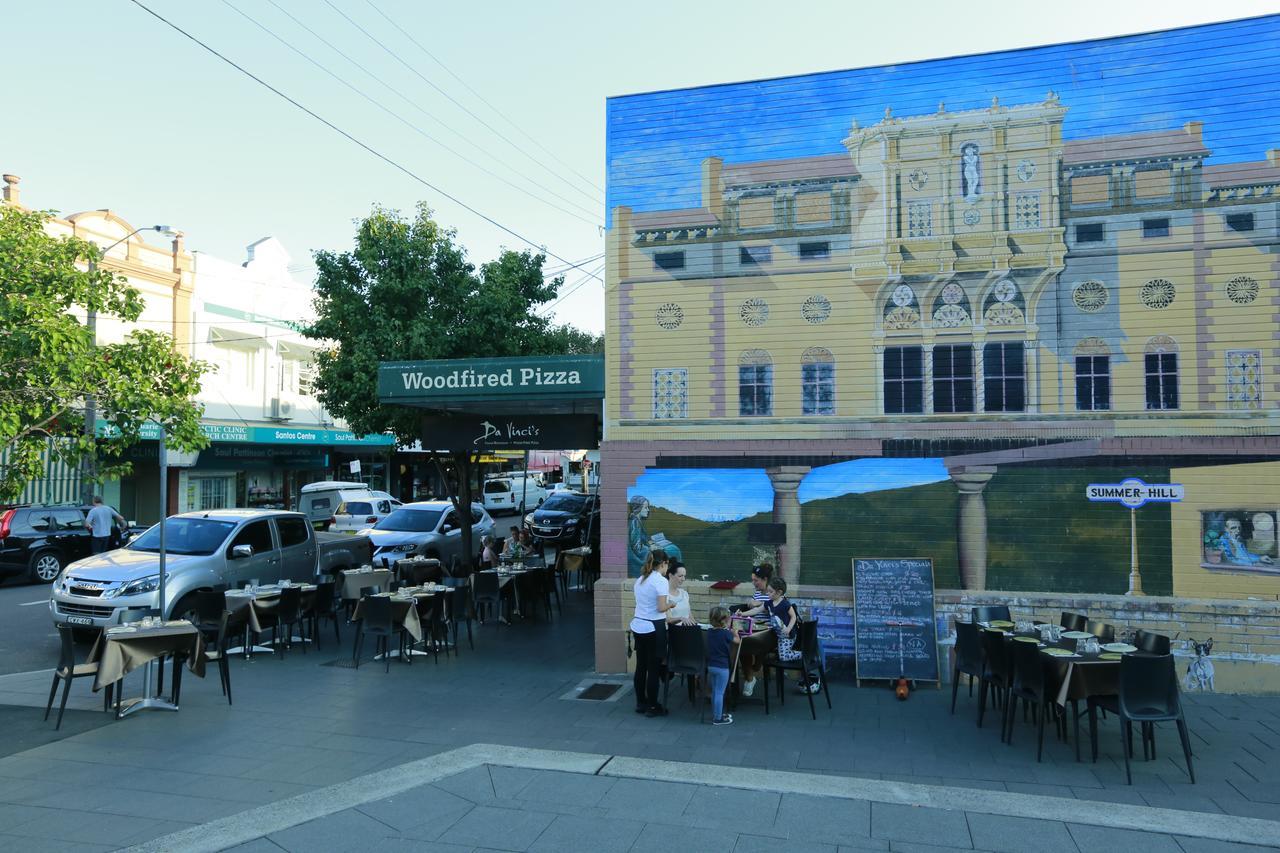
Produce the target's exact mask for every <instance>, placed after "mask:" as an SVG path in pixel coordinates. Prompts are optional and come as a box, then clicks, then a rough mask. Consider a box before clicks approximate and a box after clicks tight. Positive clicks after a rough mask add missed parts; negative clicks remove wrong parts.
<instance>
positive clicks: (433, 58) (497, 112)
mask: <svg viewBox="0 0 1280 853" xmlns="http://www.w3.org/2000/svg"><path fill="white" fill-rule="evenodd" d="M365 2H366V3H367V4H369V6H370V7H371V8H372V9H373V11H375V12H377V13H378V14H379V15H381V16H382V17H383V19H384V20H386V22H387V23H389V24H390V25H391V26H393V27H395V28H396V29H397V30H399V31H400V34H401V35H403V36H404V37H405V38H407V39H408V40H409V41H411V42H413V44H414V46H415V47H417V48H418V50H420V51H422V52H423V53H424V54H426V55H427V57H428V58H429V59H430V60H431V61H432V62H434V63H435V64H436V65H439V66H440V67H441V68H443V69H444V70H445V71H446V72H448V74H449V76H451V77H452V78H453V79H455V80H457V81H458V82H459V83H461V84H462V87H463V88H464V89H466V90H467V91H468V92H470V93H471V94H473V95H475V96H476V98H477V99H478V100H479V101H480V103H482V104H484V105H485V106H486V107H488V108H489V109H491V110H493V112H494V114H495V115H497V116H499V117H500V118H501V119H502V120H503V121H505V122H506V123H507V124H509V125H511V126H512V127H514V128H515V129H516V130H517V131H519V132H520V135H521V136H523V137H524V138H525V139H528V140H529V141H530V142H532V143H533V144H534V145H536V146H538V147H539V148H541V149H542V150H543V151H544V152H546V153H547V155H548V156H550V157H551V159H553V160H555V161H556V162H557V163H559V164H560V165H561V166H564V167H565V168H566V169H568V170H569V171H570V172H572V173H573V174H575V175H577V176H578V177H579V178H581V179H582V180H584V181H586V182H587V183H588V184H590V185H591V186H592V187H595V188H596V189H597V190H599V191H600V192H602V193H603V192H604V187H602V186H600V185H599V184H597V183H596V182H595V181H593V180H592V179H591V178H588V177H587V176H586V175H584V174H582V173H581V172H579V171H578V170H577V169H575V168H573V166H571V165H569V164H568V163H566V162H565V161H563V160H561V159H560V158H559V157H557V156H556V154H555V152H554V151H552V150H551V149H550V148H547V147H546V146H545V145H543V144H542V143H541V142H539V141H538V139H537V137H535V136H533V135H532V134H530V133H529V132H528V131H526V130H525V129H524V128H523V127H521V126H520V125H519V124H518V123H516V122H514V121H512V120H511V119H510V118H508V117H507V116H506V115H504V114H503V112H502V111H501V110H499V109H498V108H497V107H495V106H494V105H493V104H491V103H489V102H488V101H487V100H485V97H484V96H483V95H481V94H480V93H479V92H477V91H476V90H475V89H473V88H471V86H469V85H468V84H467V81H466V80H463V79H462V78H461V77H459V76H458V75H457V74H455V73H454V72H453V69H451V68H450V67H449V66H447V65H445V64H444V63H443V62H442V61H441V60H440V59H439V58H438V57H437V56H436V55H435V54H433V53H432V52H431V51H429V50H427V49H426V47H424V46H423V45H422V43H421V42H419V41H418V40H417V39H416V38H414V37H413V36H411V35H410V34H409V33H408V32H407V31H406V30H405V29H404V27H402V26H400V25H399V24H397V23H396V22H395V21H394V20H393V19H392V18H391V17H390V16H389V15H388V14H387V13H386V12H384V11H382V10H381V9H380V8H378V5H377V4H376V3H374V2H373V0H365Z"/></svg>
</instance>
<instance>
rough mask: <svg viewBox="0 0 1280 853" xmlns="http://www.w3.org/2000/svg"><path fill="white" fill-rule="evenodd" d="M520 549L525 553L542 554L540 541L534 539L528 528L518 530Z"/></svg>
mask: <svg viewBox="0 0 1280 853" xmlns="http://www.w3.org/2000/svg"><path fill="white" fill-rule="evenodd" d="M520 549H521V551H523V552H524V553H525V554H537V555H538V556H539V557H541V556H542V542H541V541H539V540H538V539H535V538H534V536H533V534H532V533H530V532H529V531H528V530H521V531H520Z"/></svg>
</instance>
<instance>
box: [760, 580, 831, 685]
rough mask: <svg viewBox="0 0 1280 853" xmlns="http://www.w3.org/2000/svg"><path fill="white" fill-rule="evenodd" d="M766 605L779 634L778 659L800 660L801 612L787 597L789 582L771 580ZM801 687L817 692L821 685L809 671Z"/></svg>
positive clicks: (804, 676)
mask: <svg viewBox="0 0 1280 853" xmlns="http://www.w3.org/2000/svg"><path fill="white" fill-rule="evenodd" d="M765 607H766V609H768V611H769V621H770V622H771V623H772V624H773V630H774V633H776V634H777V635H778V660H785V661H793V660H800V658H801V657H802V654H801V652H800V650H799V649H797V648H795V641H796V626H797V625H799V624H800V612H799V611H798V610H796V606H795V605H794V604H792V603H791V600H790V599H789V598H787V582H786V581H784V580H783V579H782V578H771V579H770V580H769V603H768V604H766V605H765ZM800 689H801V691H803V692H806V693H810V692H811V693H817V692H818V689H819V685H818V683H817V681H816V680H815V679H812V678H811V677H810V676H809V674H808V673H802V674H801V675H800Z"/></svg>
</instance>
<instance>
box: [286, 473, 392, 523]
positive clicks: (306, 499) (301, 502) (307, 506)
mask: <svg viewBox="0 0 1280 853" xmlns="http://www.w3.org/2000/svg"><path fill="white" fill-rule="evenodd" d="M372 500H374V497H373V493H372V492H370V491H369V487H368V486H366V485H365V484H364V483H347V482H343V481H341V480H324V481H322V482H319V483H307V484H306V485H305V486H303V487H302V488H301V489H300V490H299V491H298V512H300V513H302V514H303V515H305V516H306V517H307V518H309V519H310V520H311V523H312V524H319V525H320V526H321V527H323V528H324V529H325V530H328V529H329V524H330V522H331V521H332V520H333V515H334V513H336V512H337V511H338V507H339V506H340V505H341V504H343V503H346V502H347V501H372Z"/></svg>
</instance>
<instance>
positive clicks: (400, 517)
mask: <svg viewBox="0 0 1280 853" xmlns="http://www.w3.org/2000/svg"><path fill="white" fill-rule="evenodd" d="M440 514H441V510H438V509H405V508H401V509H397V510H395V511H394V512H392V513H391V515H388V516H387V517H386V518H384V519H382V521H379V522H378V523H377V524H375V525H374V526H373V529H374V530H398V531H400V532H402V533H430V532H431V531H433V530H435V529H436V524H437V523H438V522H439V521H440Z"/></svg>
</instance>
